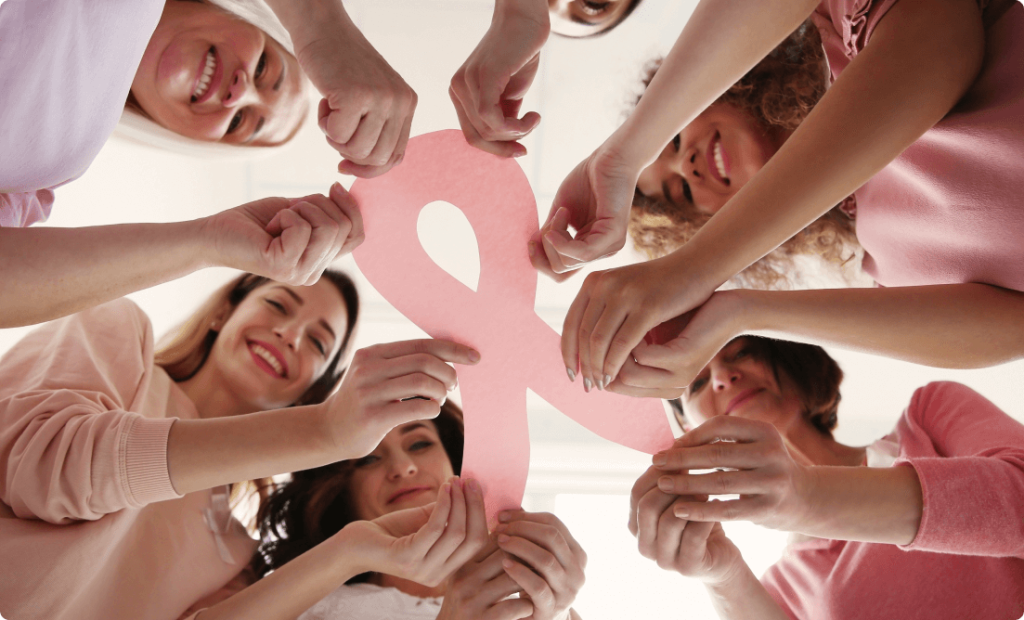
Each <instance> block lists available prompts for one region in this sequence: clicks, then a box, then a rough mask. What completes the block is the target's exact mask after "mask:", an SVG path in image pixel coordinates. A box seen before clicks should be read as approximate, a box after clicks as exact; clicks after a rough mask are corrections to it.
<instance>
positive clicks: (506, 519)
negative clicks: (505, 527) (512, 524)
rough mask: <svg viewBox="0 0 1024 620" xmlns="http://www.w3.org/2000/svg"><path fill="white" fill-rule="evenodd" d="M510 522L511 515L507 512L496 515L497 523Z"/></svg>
mask: <svg viewBox="0 0 1024 620" xmlns="http://www.w3.org/2000/svg"><path fill="white" fill-rule="evenodd" d="M511 520H512V515H511V514H509V513H507V512H503V513H501V514H499V515H498V521H501V522H502V523H508V522H509V521H511Z"/></svg>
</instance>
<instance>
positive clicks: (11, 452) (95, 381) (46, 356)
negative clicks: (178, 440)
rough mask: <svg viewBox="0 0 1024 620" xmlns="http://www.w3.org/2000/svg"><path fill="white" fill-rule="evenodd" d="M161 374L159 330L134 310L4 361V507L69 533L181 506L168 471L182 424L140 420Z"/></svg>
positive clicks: (45, 332) (102, 315)
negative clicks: (174, 435)
mask: <svg viewBox="0 0 1024 620" xmlns="http://www.w3.org/2000/svg"><path fill="white" fill-rule="evenodd" d="M152 373H153V334H152V327H151V325H150V323H149V320H148V319H147V318H146V316H145V314H143V312H142V311H141V310H140V309H139V308H138V307H137V306H136V305H135V304H133V303H132V302H130V301H127V300H117V301H114V302H111V303H109V304H105V305H102V306H99V307H97V308H93V309H91V310H87V311H85V312H81V313H79V314H76V315H73V316H70V317H67V318H64V319H60V320H58V321H54V322H52V323H49V324H47V325H44V326H43V327H41V328H39V329H37V330H35V331H33V332H32V333H30V334H29V335H28V336H26V337H25V338H24V339H23V340H22V341H21V342H19V343H18V344H17V345H15V347H14V348H13V349H12V350H11V351H10V352H9V353H8V354H7V355H6V356H5V357H4V358H3V359H2V360H0V500H2V501H3V502H4V503H5V504H7V505H8V506H10V507H11V509H12V510H13V511H14V513H15V514H16V515H17V516H19V517H22V518H28V519H32V518H35V519H42V520H44V521H48V522H50V523H69V522H73V521H76V520H92V519H99V518H100V517H102V516H103V515H105V514H108V513H111V512H116V511H118V510H121V509H124V508H129V507H135V508H137V507H141V506H144V505H146V504H149V503H152V502H157V501H161V500H164V499H171V498H175V497H180V495H178V494H177V492H176V491H175V490H174V488H173V486H172V485H171V480H170V475H169V473H168V470H167V437H168V434H169V433H170V428H171V425H172V424H173V423H174V419H173V418H172V419H168V418H165V417H163V415H164V414H165V413H166V412H165V411H163V410H160V411H142V410H141V409H142V407H143V403H144V400H145V398H144V397H145V394H146V390H147V389H148V385H149V381H150V377H151V375H152Z"/></svg>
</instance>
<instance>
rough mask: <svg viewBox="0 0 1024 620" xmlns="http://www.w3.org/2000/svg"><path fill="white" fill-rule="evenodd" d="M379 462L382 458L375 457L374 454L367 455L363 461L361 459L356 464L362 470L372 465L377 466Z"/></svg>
mask: <svg viewBox="0 0 1024 620" xmlns="http://www.w3.org/2000/svg"><path fill="white" fill-rule="evenodd" d="M379 461H380V457H379V456H377V455H374V454H367V455H366V456H364V457H363V458H361V459H359V460H358V461H356V462H355V467H356V468H359V469H361V468H363V467H369V466H370V465H375V464H376V463H378V462H379Z"/></svg>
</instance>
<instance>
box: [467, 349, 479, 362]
mask: <svg viewBox="0 0 1024 620" xmlns="http://www.w3.org/2000/svg"><path fill="white" fill-rule="evenodd" d="M469 361H471V362H473V363H474V364H475V363H477V362H479V361H480V353H479V352H478V351H475V350H473V349H470V350H469Z"/></svg>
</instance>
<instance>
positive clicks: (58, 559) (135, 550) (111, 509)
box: [0, 300, 255, 620]
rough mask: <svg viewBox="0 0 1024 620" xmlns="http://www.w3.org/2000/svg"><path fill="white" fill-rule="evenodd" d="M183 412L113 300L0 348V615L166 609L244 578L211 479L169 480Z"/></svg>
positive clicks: (247, 547) (130, 309) (218, 594)
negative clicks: (188, 489)
mask: <svg viewBox="0 0 1024 620" xmlns="http://www.w3.org/2000/svg"><path fill="white" fill-rule="evenodd" d="M197 417H198V414H197V413H196V409H195V407H194V405H193V404H192V402H191V401H190V400H189V399H188V397H187V396H185V394H184V392H182V391H181V390H180V389H179V388H178V387H177V386H176V385H175V383H174V382H173V381H172V380H171V379H170V377H169V376H168V375H167V373H166V372H164V371H163V369H161V368H159V367H157V366H154V365H153V333H152V327H151V325H150V322H149V320H148V318H147V317H146V315H145V314H144V313H143V312H142V311H141V310H140V309H139V308H138V307H137V306H136V305H135V304H133V303H132V302H130V301H127V300H118V301H114V302H111V303H109V304H105V305H103V306H99V307H97V308H94V309H92V310H88V311H86V312H82V313H80V314H77V315H73V316H70V317H67V318H64V319H61V320H58V321H54V322H52V323H48V324H46V325H44V326H42V327H40V328H39V329H36V330H35V331H33V332H32V333H30V334H29V335H28V336H26V337H25V339H24V340H22V341H21V342H20V343H18V345H16V346H15V347H14V348H13V349H12V350H11V351H10V352H9V353H8V354H7V355H6V356H5V357H4V358H3V359H2V360H0V502H2V503H0V615H2V616H3V617H4V618H7V619H8V620H175V619H177V618H180V617H187V616H189V615H191V614H192V613H193V612H194V611H196V610H198V609H201V608H202V607H204V606H206V605H208V604H211V603H212V602H214V601H216V600H220V599H222V598H225V597H226V596H227V595H229V594H230V593H231V592H233V591H236V590H238V589H239V588H241V587H243V586H244V585H245V581H246V578H245V576H244V574H240V573H241V571H242V569H243V568H244V567H245V566H246V564H247V563H248V561H249V559H250V557H251V555H252V552H253V550H254V548H255V541H253V540H252V539H250V538H249V536H248V535H246V533H245V531H244V529H243V528H242V527H241V525H240V524H239V523H238V522H237V521H235V520H234V519H232V518H231V517H230V514H229V513H227V512H226V511H225V510H221V509H219V508H220V507H219V506H218V505H217V504H216V503H215V502H212V494H211V491H203V492H197V493H190V494H188V495H185V496H180V495H178V493H177V492H176V491H175V490H174V488H173V486H172V485H171V480H170V476H169V474H168V470H167V438H168V434H169V432H170V429H171V426H172V425H173V424H174V421H175V419H177V418H182V419H192V418H197ZM207 509H211V510H212V512H209V511H208V510H207ZM215 529H216V530H220V532H221V533H220V534H219V535H218V534H215ZM218 538H219V541H218ZM236 578H237V579H236ZM233 580H234V581H233ZM204 598H205V599H206V600H203V599H204Z"/></svg>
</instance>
